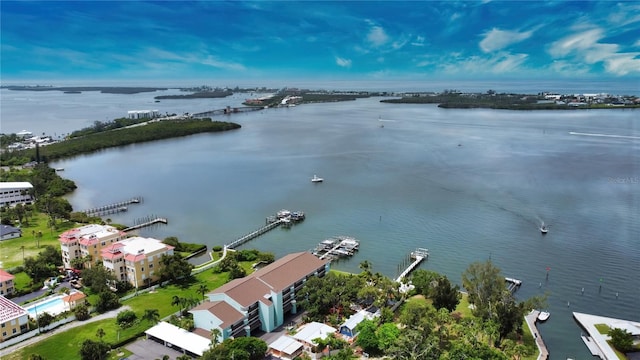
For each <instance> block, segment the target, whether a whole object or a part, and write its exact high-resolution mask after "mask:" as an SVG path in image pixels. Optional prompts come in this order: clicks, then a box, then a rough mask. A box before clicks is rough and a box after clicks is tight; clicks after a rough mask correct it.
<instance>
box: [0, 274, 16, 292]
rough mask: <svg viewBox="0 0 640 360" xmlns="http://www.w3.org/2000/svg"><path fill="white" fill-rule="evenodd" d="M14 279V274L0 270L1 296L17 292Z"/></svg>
mask: <svg viewBox="0 0 640 360" xmlns="http://www.w3.org/2000/svg"><path fill="white" fill-rule="evenodd" d="M14 278H15V276H13V275H12V274H9V273H8V272H6V271H4V270H3V269H0V295H2V296H9V295H13V294H14V293H15V292H16V289H15V285H14V283H13V279H14Z"/></svg>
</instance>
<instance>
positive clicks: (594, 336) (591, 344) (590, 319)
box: [573, 312, 640, 360]
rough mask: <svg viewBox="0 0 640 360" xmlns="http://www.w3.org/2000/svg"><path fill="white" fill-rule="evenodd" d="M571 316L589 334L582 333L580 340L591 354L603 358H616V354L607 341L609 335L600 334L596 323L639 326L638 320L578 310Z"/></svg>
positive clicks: (612, 359)
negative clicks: (584, 312) (591, 313)
mask: <svg viewBox="0 0 640 360" xmlns="http://www.w3.org/2000/svg"><path fill="white" fill-rule="evenodd" d="M573 317H574V319H576V321H577V322H578V323H579V324H580V326H582V328H583V329H585V330H586V331H587V333H588V334H589V335H588V336H585V335H583V336H582V340H583V341H584V343H585V345H586V346H587V347H588V348H589V351H591V354H592V355H593V356H598V357H599V358H600V359H603V360H617V359H618V355H616V353H615V351H613V349H612V348H611V346H609V343H607V340H608V339H609V335H605V334H601V333H600V331H598V329H596V324H605V325H608V326H609V327H611V328H616V327H618V328H620V327H624V326H626V325H630V326H635V327H637V328H640V322H635V321H630V320H622V319H615V318H609V317H604V316H597V315H590V314H583V313H578V312H574V313H573Z"/></svg>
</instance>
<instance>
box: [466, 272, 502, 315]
mask: <svg viewBox="0 0 640 360" xmlns="http://www.w3.org/2000/svg"><path fill="white" fill-rule="evenodd" d="M462 286H464V288H465V289H466V290H467V292H468V293H469V302H470V303H472V304H473V305H474V308H473V314H474V315H476V316H478V317H481V318H483V319H489V318H491V316H493V315H494V312H495V309H494V307H495V305H496V304H497V303H498V301H500V299H501V298H502V296H503V294H504V292H505V291H507V287H506V285H505V281H504V276H502V274H501V272H500V269H499V268H497V267H496V266H494V265H493V263H492V262H491V260H487V261H485V262H474V263H472V264H471V265H469V267H467V269H466V270H465V271H464V272H463V273H462Z"/></svg>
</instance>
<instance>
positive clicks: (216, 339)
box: [211, 328, 222, 348]
mask: <svg viewBox="0 0 640 360" xmlns="http://www.w3.org/2000/svg"><path fill="white" fill-rule="evenodd" d="M220 335H222V332H220V329H218V328H215V329H211V347H212V348H214V347H216V346H218V344H219V343H220Z"/></svg>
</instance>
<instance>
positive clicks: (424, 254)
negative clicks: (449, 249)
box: [396, 248, 429, 282]
mask: <svg viewBox="0 0 640 360" xmlns="http://www.w3.org/2000/svg"><path fill="white" fill-rule="evenodd" d="M428 257H429V250H427V249H424V248H418V249H416V250H415V251H412V252H411V259H415V261H414V262H412V263H411V264H409V266H408V267H407V268H406V269H405V270H404V271H403V272H402V273H401V274H400V275H399V276H398V277H397V278H396V282H402V279H404V278H405V277H406V276H407V275H409V273H410V272H412V271H413V269H415V268H416V267H417V266H418V265H420V263H421V262H422V261H423V260H424V259H426V258H428Z"/></svg>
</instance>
